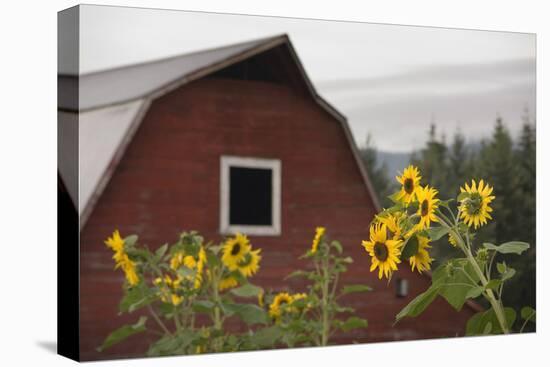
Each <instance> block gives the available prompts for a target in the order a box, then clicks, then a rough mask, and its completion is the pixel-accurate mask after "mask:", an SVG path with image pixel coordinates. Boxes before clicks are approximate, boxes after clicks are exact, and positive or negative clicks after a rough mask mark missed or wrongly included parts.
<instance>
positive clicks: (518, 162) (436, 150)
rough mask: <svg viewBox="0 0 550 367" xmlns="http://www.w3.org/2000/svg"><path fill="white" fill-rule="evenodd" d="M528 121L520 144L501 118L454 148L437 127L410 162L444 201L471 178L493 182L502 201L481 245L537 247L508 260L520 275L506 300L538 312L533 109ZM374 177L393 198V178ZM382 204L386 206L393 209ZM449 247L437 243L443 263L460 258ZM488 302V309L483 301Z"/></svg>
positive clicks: (458, 138)
mask: <svg viewBox="0 0 550 367" xmlns="http://www.w3.org/2000/svg"><path fill="white" fill-rule="evenodd" d="M522 121H523V126H522V129H521V131H520V133H519V136H518V137H517V138H516V139H512V135H511V133H510V132H509V130H508V129H507V127H506V124H505V122H504V121H503V120H502V119H501V118H497V119H496V120H495V125H494V130H493V134H492V136H491V137H490V138H488V139H484V140H477V141H475V140H473V141H466V139H465V137H464V135H463V133H461V132H460V131H458V130H457V131H456V133H455V134H454V135H453V136H452V137H451V139H448V140H449V142H448V143H447V142H446V139H445V137H443V136H441V135H440V134H439V133H438V131H437V129H436V127H435V125H434V124H432V126H431V127H430V129H429V132H428V138H427V141H426V144H425V146H424V147H423V148H422V149H420V150H419V151H417V152H414V153H413V154H412V155H411V159H410V163H411V164H413V165H415V166H417V167H418V168H419V169H420V170H421V171H422V178H423V181H424V182H425V183H428V184H430V185H431V186H433V187H437V189H438V191H439V195H440V196H442V197H453V196H455V190H456V188H457V187H459V186H460V185H461V184H462V183H464V182H465V181H466V180H468V179H469V178H470V177H474V178H476V180H480V179H484V180H486V181H487V180H490V181H491V183H492V185H493V187H494V194H495V196H496V198H495V200H494V202H493V205H492V206H493V208H494V214H495V215H494V216H493V220H492V221H491V222H490V223H488V225H486V226H483V227H481V228H478V231H477V232H476V236H477V241H478V243H483V242H490V243H502V242H505V241H509V240H519V239H521V240H523V241H525V242H527V243H529V244H530V245H531V246H530V248H529V250H527V252H526V253H525V254H524V255H523V256H518V257H516V258H513V259H507V261H508V262H509V263H510V265H511V266H513V267H514V269H516V272H517V273H516V275H515V276H514V277H513V278H512V279H511V280H510V281H509V282H508V284H507V288H508V289H509V291H508V292H506V293H505V294H504V295H503V297H504V301H505V302H506V304H509V305H511V306H512V307H514V308H516V309H519V308H520V307H522V306H523V305H529V306H531V307H534V306H535V303H536V302H535V275H536V261H535V257H536V236H535V234H536V230H535V229H536V228H535V225H536V202H535V199H536V197H535V193H536V130H535V123H534V121H533V120H532V119H531V117H530V115H529V112H528V111H527V110H526V111H525V112H524V114H523V116H522ZM370 149H371V150H372V151H371V152H370V153H369V154H370V155H371V156H374V157H376V150H375V149H374V147H372V145H371V148H370ZM375 163H376V167H383V165H381V164H379V162H376V161H375ZM368 168H369V167H368V165H367V169H368ZM392 173H393V172H392ZM369 174H370V177H371V178H372V177H373V175H376V176H377V177H381V176H383V178H382V179H377V180H378V181H379V182H383V183H385V184H383V185H382V186H377V184H374V186H375V188H376V190H377V191H378V193H379V195H380V196H386V195H389V193H390V192H391V191H392V190H393V185H394V182H390V181H389V180H388V176H387V173H386V172H383V171H382V170H377V171H373V170H372V169H371V170H369ZM373 181H374V180H373ZM382 202H383V206H384V207H391V206H392V205H393V203H391V202H389V203H388V201H385V202H384V201H382ZM449 206H450V208H451V209H453V210H456V202H450V203H449ZM446 244H447V238H446V237H442V238H441V239H440V240H433V241H432V246H433V250H432V254H433V256H434V257H435V258H436V261H437V262H439V263H443V262H445V261H446V260H448V259H451V258H453V257H456V256H458V255H460V252H459V250H458V249H457V248H456V247H453V246H446ZM502 260H504V259H503V255H501V254H498V255H497V256H496V259H495V261H502ZM482 303H484V304H486V303H485V302H484V301H483V300H482ZM519 327H520V326H519V325H518V326H517V327H516V329H515V330H516V331H517V330H519ZM526 330H533V325H531V323H529V324H528V325H527V326H526Z"/></svg>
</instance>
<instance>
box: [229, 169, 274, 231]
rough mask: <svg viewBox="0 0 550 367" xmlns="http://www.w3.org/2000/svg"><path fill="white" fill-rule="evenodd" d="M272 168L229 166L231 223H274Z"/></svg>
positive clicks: (267, 224) (265, 224) (266, 224)
mask: <svg viewBox="0 0 550 367" xmlns="http://www.w3.org/2000/svg"><path fill="white" fill-rule="evenodd" d="M272 175H273V172H272V170H271V169H265V168H244V167H229V224H230V225H260V226H262V225H264V226H270V225H272V220H273V218H272V210H271V209H272Z"/></svg>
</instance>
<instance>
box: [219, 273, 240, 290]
mask: <svg viewBox="0 0 550 367" xmlns="http://www.w3.org/2000/svg"><path fill="white" fill-rule="evenodd" d="M238 285H239V282H238V281H237V279H235V278H234V277H232V276H228V277H225V278H222V279H221V280H220V283H219V284H218V289H219V290H220V291H223V290H226V289H229V288H235V287H236V286H238Z"/></svg>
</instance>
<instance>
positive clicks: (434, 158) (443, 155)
mask: <svg viewBox="0 0 550 367" xmlns="http://www.w3.org/2000/svg"><path fill="white" fill-rule="evenodd" d="M415 158H416V159H415V160H412V163H413V164H414V165H416V166H418V168H419V169H420V172H422V180H423V181H424V182H427V183H429V184H430V185H431V186H434V187H437V189H438V191H439V193H440V196H448V194H449V186H448V182H447V172H448V169H447V146H446V145H445V142H444V138H442V139H441V140H437V138H436V126H435V124H434V123H432V124H431V125H430V131H429V134H428V142H427V143H426V147H425V148H424V149H422V150H421V151H420V152H419V155H418V156H417V157H415Z"/></svg>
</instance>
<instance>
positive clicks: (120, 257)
mask: <svg viewBox="0 0 550 367" xmlns="http://www.w3.org/2000/svg"><path fill="white" fill-rule="evenodd" d="M105 244H106V245H107V247H109V248H111V249H112V250H113V251H114V255H113V259H114V260H115V263H116V265H115V269H118V268H121V269H122V271H123V272H124V275H125V277H126V281H127V282H128V284H130V286H134V285H136V284H138V283H139V276H138V275H137V272H136V264H135V263H134V262H133V261H132V260H131V259H130V258H129V257H128V254H127V253H126V251H125V249H124V240H123V239H122V237H120V233H119V231H118V230H115V231H114V232H113V235H112V237H108V238H107V240H106V241H105Z"/></svg>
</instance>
